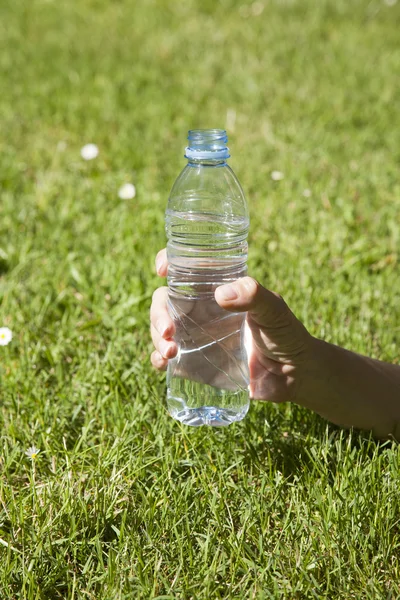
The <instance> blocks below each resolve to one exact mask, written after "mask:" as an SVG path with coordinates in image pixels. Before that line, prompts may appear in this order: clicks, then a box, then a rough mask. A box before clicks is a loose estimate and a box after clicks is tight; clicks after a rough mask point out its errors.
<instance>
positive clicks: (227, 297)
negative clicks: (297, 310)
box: [215, 277, 291, 327]
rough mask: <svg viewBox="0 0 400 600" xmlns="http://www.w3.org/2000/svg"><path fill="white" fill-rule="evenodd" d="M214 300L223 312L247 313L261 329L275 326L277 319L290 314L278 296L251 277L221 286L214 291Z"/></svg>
mask: <svg viewBox="0 0 400 600" xmlns="http://www.w3.org/2000/svg"><path fill="white" fill-rule="evenodd" d="M215 299H216V301H217V302H218V304H219V305H220V306H221V307H222V308H224V309H225V310H229V311H232V312H246V311H247V312H248V313H249V316H250V317H251V319H252V321H254V322H255V323H257V325H259V326H262V327H268V326H270V325H274V326H276V320H277V318H278V319H279V320H281V319H282V318H283V317H285V319H287V317H288V315H289V314H291V313H290V310H289V308H288V306H287V304H286V302H285V301H284V300H283V299H282V298H281V296H279V294H276V293H275V292H271V291H270V290H267V289H265V288H264V287H263V286H262V285H260V284H259V283H258V281H256V280H255V279H253V278H252V277H242V278H241V279H238V280H236V281H234V282H233V283H228V284H226V285H221V286H220V287H218V288H217V289H216V291H215Z"/></svg>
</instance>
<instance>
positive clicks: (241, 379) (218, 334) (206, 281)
mask: <svg viewBox="0 0 400 600" xmlns="http://www.w3.org/2000/svg"><path fill="white" fill-rule="evenodd" d="M248 228H249V221H248V219H247V217H243V216H241V217H235V216H233V215H232V214H230V215H227V214H217V213H214V212H210V211H205V212H201V211H199V210H197V211H196V212H192V211H190V210H187V211H175V210H170V209H168V210H167V212H166V232H167V237H168V244H167V254H168V263H169V267H168V287H169V312H170V315H171V316H172V318H173V320H174V323H175V326H176V333H175V336H174V339H175V341H176V342H177V344H178V347H179V351H178V355H177V357H176V358H175V359H172V360H170V361H169V364H168V372H167V387H168V394H167V398H168V408H169V411H170V414H171V416H173V417H174V418H175V419H178V420H179V421H181V422H182V423H185V424H187V425H214V426H223V425H229V424H230V423H233V422H235V421H240V420H241V419H243V417H244V416H245V415H246V413H247V411H248V408H249V393H248V384H249V376H248V366H247V357H246V351H245V348H244V342H243V337H244V320H245V314H243V313H231V312H228V311H225V310H224V309H222V308H220V307H219V305H218V304H217V302H216V301H215V298H214V292H215V289H216V288H217V287H218V286H219V285H222V284H224V283H230V282H232V281H235V280H236V279H238V278H239V277H243V276H244V275H246V270H247V267H246V261H247V233H248Z"/></svg>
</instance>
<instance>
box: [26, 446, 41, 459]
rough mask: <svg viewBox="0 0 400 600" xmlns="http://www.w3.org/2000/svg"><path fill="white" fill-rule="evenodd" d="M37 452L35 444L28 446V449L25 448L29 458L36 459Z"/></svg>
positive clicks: (38, 450)
mask: <svg viewBox="0 0 400 600" xmlns="http://www.w3.org/2000/svg"><path fill="white" fill-rule="evenodd" d="M39 452H40V449H39V448H36V446H31V447H30V448H28V450H26V452H25V454H26V456H27V457H28V458H30V459H31V460H36V459H37V455H38V454H39Z"/></svg>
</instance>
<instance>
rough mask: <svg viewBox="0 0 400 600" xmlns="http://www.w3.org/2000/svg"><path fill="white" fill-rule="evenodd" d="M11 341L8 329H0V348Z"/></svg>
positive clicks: (10, 333)
mask: <svg viewBox="0 0 400 600" xmlns="http://www.w3.org/2000/svg"><path fill="white" fill-rule="evenodd" d="M11 340H12V331H11V329H8V327H0V346H7V344H9V343H10V342H11Z"/></svg>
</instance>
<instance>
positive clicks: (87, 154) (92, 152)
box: [81, 144, 99, 160]
mask: <svg viewBox="0 0 400 600" xmlns="http://www.w3.org/2000/svg"><path fill="white" fill-rule="evenodd" d="M98 155H99V149H98V147H97V146H96V144H86V145H85V146H83V147H82V148H81V156H82V158H83V159H84V160H93V159H94V158H96V157H97V156H98Z"/></svg>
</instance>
